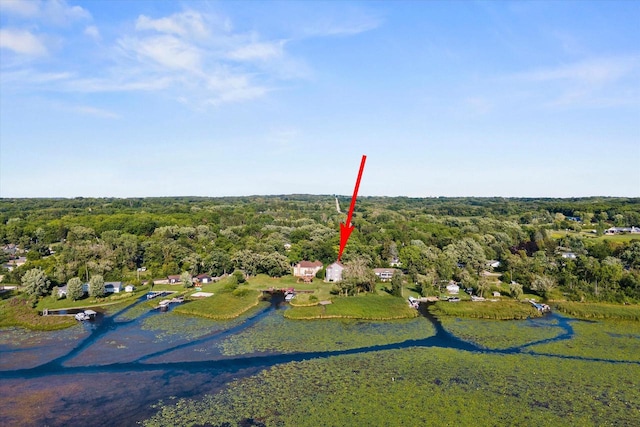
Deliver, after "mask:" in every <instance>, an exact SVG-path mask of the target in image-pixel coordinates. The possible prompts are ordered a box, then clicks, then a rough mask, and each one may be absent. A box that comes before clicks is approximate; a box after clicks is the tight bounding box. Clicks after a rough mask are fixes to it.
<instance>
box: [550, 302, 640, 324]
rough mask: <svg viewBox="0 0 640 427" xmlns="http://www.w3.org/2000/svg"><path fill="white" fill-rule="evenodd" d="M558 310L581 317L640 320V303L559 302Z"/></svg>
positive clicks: (556, 305) (557, 304)
mask: <svg viewBox="0 0 640 427" xmlns="http://www.w3.org/2000/svg"><path fill="white" fill-rule="evenodd" d="M555 307H556V308H557V309H558V311H561V312H562V313H566V314H568V315H570V316H573V317H578V318H581V319H620V320H640V305H615V304H597V303H580V302H568V301H567V302H558V303H556V304H555Z"/></svg>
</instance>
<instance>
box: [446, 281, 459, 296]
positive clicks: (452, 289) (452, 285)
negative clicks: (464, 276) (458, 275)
mask: <svg viewBox="0 0 640 427" xmlns="http://www.w3.org/2000/svg"><path fill="white" fill-rule="evenodd" d="M447 292H448V293H450V294H457V293H458V292H460V286H458V284H457V283H456V282H449V284H448V285H447Z"/></svg>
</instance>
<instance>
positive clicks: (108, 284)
mask: <svg viewBox="0 0 640 427" xmlns="http://www.w3.org/2000/svg"><path fill="white" fill-rule="evenodd" d="M104 287H105V288H121V287H122V282H104Z"/></svg>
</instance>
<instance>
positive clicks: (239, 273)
mask: <svg viewBox="0 0 640 427" xmlns="http://www.w3.org/2000/svg"><path fill="white" fill-rule="evenodd" d="M231 276H232V277H234V278H235V279H236V283H237V284H239V285H241V284H243V283H244V282H246V281H247V279H246V278H245V277H244V273H243V272H242V271H240V270H235V271H234V272H233V273H232V274H231Z"/></svg>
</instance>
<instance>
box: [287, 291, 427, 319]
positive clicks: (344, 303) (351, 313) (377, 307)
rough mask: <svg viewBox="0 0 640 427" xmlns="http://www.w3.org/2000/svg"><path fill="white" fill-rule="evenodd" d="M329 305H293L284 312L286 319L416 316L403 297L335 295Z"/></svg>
mask: <svg viewBox="0 0 640 427" xmlns="http://www.w3.org/2000/svg"><path fill="white" fill-rule="evenodd" d="M332 301H333V303H332V304H329V305H324V306H321V305H317V306H313V307H293V308H291V309H290V310H287V311H286V312H285V314H284V315H285V317H286V318H288V319H299V320H311V319H333V318H341V319H368V320H392V319H407V318H412V317H417V316H418V312H417V310H415V309H413V308H411V307H409V305H408V304H407V302H406V301H405V300H404V299H403V298H397V297H392V296H386V295H371V294H365V295H358V296H352V297H335V298H333V300H332Z"/></svg>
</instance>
